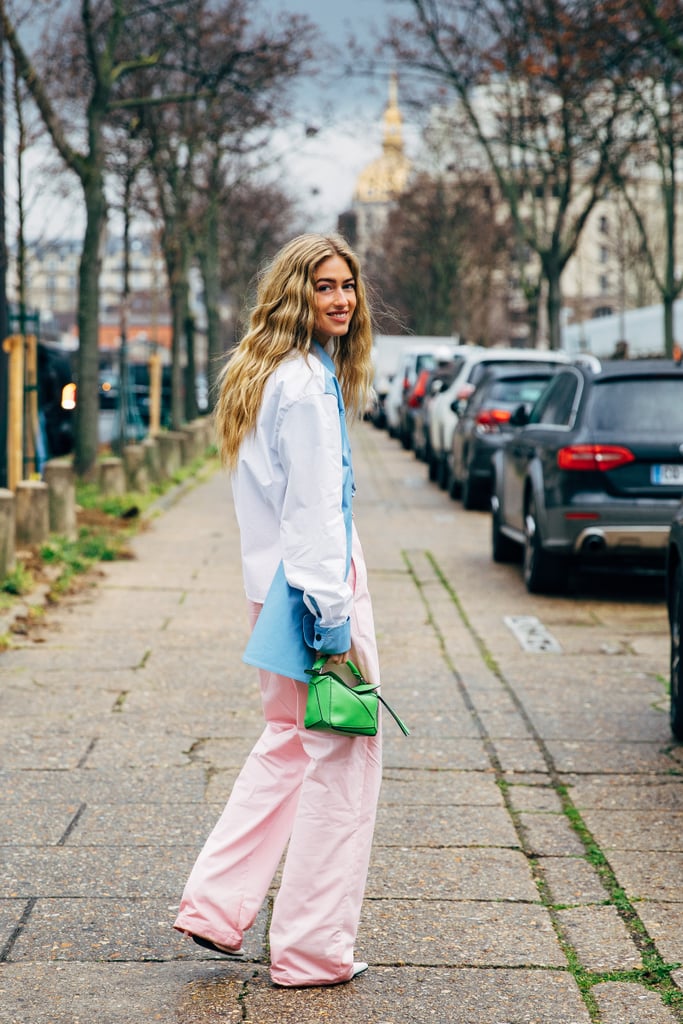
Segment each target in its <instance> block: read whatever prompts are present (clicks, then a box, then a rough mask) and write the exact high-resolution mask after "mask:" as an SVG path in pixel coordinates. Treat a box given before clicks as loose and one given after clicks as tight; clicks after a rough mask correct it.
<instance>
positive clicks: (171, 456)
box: [156, 430, 183, 477]
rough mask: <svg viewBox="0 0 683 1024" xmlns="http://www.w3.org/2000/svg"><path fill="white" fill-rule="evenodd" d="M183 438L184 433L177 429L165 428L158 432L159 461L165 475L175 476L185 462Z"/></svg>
mask: <svg viewBox="0 0 683 1024" xmlns="http://www.w3.org/2000/svg"><path fill="white" fill-rule="evenodd" d="M181 439H182V434H181V433H180V432H179V431H177V430H163V431H162V432H161V433H159V434H157V438H156V440H157V444H158V445H159V462H160V464H161V472H162V473H163V475H164V476H165V477H169V476H173V474H174V473H176V472H177V471H178V470H179V469H180V467H181V466H182V464H183V453H182V448H181V446H180V445H181Z"/></svg>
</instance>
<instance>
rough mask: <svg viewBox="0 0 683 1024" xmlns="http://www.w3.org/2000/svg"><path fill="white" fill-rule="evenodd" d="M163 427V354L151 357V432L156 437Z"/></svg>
mask: <svg viewBox="0 0 683 1024" xmlns="http://www.w3.org/2000/svg"><path fill="white" fill-rule="evenodd" d="M160 428H161V356H160V355H159V354H158V353H157V352H153V353H152V354H151V355H150V357H149V433H150V437H156V435H157V434H158V433H159V430H160Z"/></svg>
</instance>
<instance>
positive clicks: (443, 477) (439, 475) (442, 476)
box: [436, 453, 449, 491]
mask: <svg viewBox="0 0 683 1024" xmlns="http://www.w3.org/2000/svg"><path fill="white" fill-rule="evenodd" d="M448 477H449V469H448V459H447V458H446V456H445V454H443V453H442V454H440V455H438V456H437V464H436V482H437V484H438V485H439V487H440V488H441V490H442V491H445V490H447V489H448V485H449V479H448Z"/></svg>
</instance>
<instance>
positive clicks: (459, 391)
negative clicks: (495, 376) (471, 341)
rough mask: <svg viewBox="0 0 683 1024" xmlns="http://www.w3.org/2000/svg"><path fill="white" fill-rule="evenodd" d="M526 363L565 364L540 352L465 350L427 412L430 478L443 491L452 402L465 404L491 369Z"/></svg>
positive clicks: (452, 423) (554, 354)
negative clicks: (454, 371)
mask: <svg viewBox="0 0 683 1024" xmlns="http://www.w3.org/2000/svg"><path fill="white" fill-rule="evenodd" d="M529 362H533V363H540V364H541V365H545V366H551V365H555V364H557V363H568V362H569V358H568V356H567V355H566V353H564V352H544V351H541V350H540V349H520V348H482V347H479V346H477V347H471V348H469V349H467V350H466V353H465V358H464V361H463V364H462V366H461V367H460V371H459V373H458V374H457V375H456V377H455V378H454V380H453V381H452V383H451V385H450V386H449V387H448V388H446V389H445V390H444V391H441V392H440V393H439V394H438V395H437V396H436V398H435V399H434V401H433V402H432V405H431V408H430V411H429V438H430V446H431V450H432V452H433V459H434V462H435V468H434V475H433V478H434V479H435V480H436V481H437V483H438V484H439V486H440V487H443V488H444V489H446V488H447V487H448V485H449V483H450V480H449V461H450V454H451V448H452V444H453V431H454V430H455V424H456V422H457V419H458V414H457V412H456V409H457V406H454V402H456V400H457V401H459V402H462V401H465V400H467V399H468V398H469V397H470V395H471V394H472V392H473V391H474V389H475V387H476V385H477V384H478V383H479V381H480V380H481V378H482V377H483V375H484V374H485V373H486V370H487V369H488V368H489V367H490V366H494V365H508V366H514V365H518V366H522V367H523V366H525V365H527V364H528V363H529Z"/></svg>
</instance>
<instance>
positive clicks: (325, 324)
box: [313, 255, 356, 345]
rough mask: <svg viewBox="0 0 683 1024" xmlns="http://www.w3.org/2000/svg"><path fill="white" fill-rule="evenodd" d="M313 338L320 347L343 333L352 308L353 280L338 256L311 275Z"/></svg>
mask: <svg viewBox="0 0 683 1024" xmlns="http://www.w3.org/2000/svg"><path fill="white" fill-rule="evenodd" d="M313 279H314V282H315V324H314V331H315V337H316V339H317V340H318V341H319V342H320V344H321V345H326V344H327V342H328V341H329V340H330V338H340V337H341V336H342V335H344V334H346V333H347V332H348V329H349V325H350V323H351V318H352V316H353V313H354V310H355V308H356V279H355V278H354V276H353V274H352V272H351V268H350V267H349V265H348V263H347V262H346V260H345V259H342V257H341V256H336V255H335V256H329V257H328V258H327V259H326V260H323V261H322V263H319V264H318V266H317V267H316V269H315V272H314V274H313Z"/></svg>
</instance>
